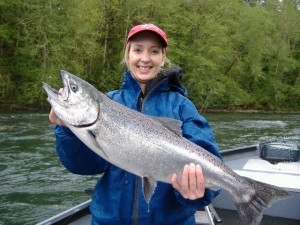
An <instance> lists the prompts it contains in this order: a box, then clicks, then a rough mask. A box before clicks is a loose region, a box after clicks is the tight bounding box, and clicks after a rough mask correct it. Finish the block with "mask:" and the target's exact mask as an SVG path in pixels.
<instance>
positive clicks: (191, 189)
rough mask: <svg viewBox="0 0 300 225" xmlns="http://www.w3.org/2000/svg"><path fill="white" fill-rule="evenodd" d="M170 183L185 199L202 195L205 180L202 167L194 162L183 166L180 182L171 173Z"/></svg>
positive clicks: (192, 198)
mask: <svg viewBox="0 0 300 225" xmlns="http://www.w3.org/2000/svg"><path fill="white" fill-rule="evenodd" d="M171 183H172V186H173V188H175V189H176V190H177V191H178V192H179V193H180V194H181V195H182V196H183V197H184V198H185V199H189V200H195V199H198V198H202V197H203V196H204V191H205V181H204V177H203V173H202V169H201V167H200V166H199V165H197V166H196V165H195V164H194V163H191V164H190V165H185V166H184V169H183V172H182V179H181V183H178V181H177V175H176V174H173V176H172V178H171Z"/></svg>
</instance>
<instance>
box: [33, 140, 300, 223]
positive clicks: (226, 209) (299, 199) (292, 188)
mask: <svg viewBox="0 0 300 225" xmlns="http://www.w3.org/2000/svg"><path fill="white" fill-rule="evenodd" d="M270 146H272V147H274V145H269V143H267V150H271V149H270ZM276 146H278V143H276ZM296 147H297V149H296V150H298V153H299V154H300V146H299V145H297V146H296ZM284 150H289V149H284ZM294 150H295V149H293V150H292V152H291V153H292V154H293V157H294V154H295V152H294ZM265 151H266V145H263V144H261V143H260V144H258V145H251V146H244V147H239V148H234V149H229V150H224V151H222V152H221V153H222V157H223V161H224V163H225V164H227V165H228V166H229V167H231V168H232V169H233V170H235V171H236V172H237V173H238V174H240V175H242V176H246V177H250V178H252V179H255V180H259V181H263V182H265V183H270V184H273V185H276V186H280V187H282V188H284V189H286V190H288V191H289V192H291V193H292V195H293V196H292V197H291V198H287V199H284V200H281V201H279V202H276V203H274V204H273V205H272V206H271V207H270V208H268V209H266V210H265V211H264V215H263V218H262V221H261V223H260V224H262V225H264V224H268V225H279V224H281V225H282V224H284V225H296V224H297V225H299V224H300V162H299V158H298V157H296V160H295V157H294V158H293V160H292V161H291V160H290V159H289V158H288V159H284V158H281V156H280V157H279V159H278V160H275V161H274V157H273V156H272V154H271V155H269V156H268V155H267V154H266V152H265ZM270 152H271V153H272V151H270ZM268 157H270V158H271V160H268ZM297 159H298V161H297ZM90 202H91V200H88V201H86V202H83V203H81V204H79V205H77V206H74V207H73V208H71V209H69V210H66V211H64V212H62V213H59V214H58V215H55V216H53V217H51V218H48V219H46V220H44V221H42V222H40V223H38V225H52V224H53V225H62V224H69V225H87V224H90V221H91V214H90V212H89V205H90ZM195 218H196V224H198V225H215V224H218V223H221V224H222V225H239V224H241V223H240V220H239V217H238V214H237V211H236V209H235V206H234V203H233V201H232V200H231V197H230V196H229V194H228V193H227V192H226V191H222V192H221V194H220V195H219V196H218V197H217V198H216V199H214V201H213V202H212V204H211V205H209V206H207V207H205V208H204V209H203V210H200V211H198V212H197V213H196V215H195Z"/></svg>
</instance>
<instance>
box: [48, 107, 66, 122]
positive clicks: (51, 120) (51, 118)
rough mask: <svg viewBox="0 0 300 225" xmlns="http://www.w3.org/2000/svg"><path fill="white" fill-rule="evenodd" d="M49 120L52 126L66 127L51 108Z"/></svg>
mask: <svg viewBox="0 0 300 225" xmlns="http://www.w3.org/2000/svg"><path fill="white" fill-rule="evenodd" d="M49 120H50V122H51V123H53V124H57V125H60V126H66V125H65V123H64V122H63V121H62V120H61V119H59V118H58V117H57V115H56V114H55V112H54V110H53V108H51V110H50V113H49Z"/></svg>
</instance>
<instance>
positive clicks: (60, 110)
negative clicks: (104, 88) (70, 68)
mask: <svg viewBox="0 0 300 225" xmlns="http://www.w3.org/2000/svg"><path fill="white" fill-rule="evenodd" d="M60 74H61V79H62V83H63V88H62V89H61V90H60V91H57V90H55V89H54V88H52V87H51V86H50V85H48V84H46V83H43V89H44V90H45V91H46V93H47V95H48V101H49V103H50V105H51V106H52V108H53V110H54V111H55V113H56V115H57V116H58V117H59V118H60V119H61V120H62V121H64V123H65V124H66V125H71V126H76V127H85V126H89V125H92V124H94V123H95V122H96V120H97V118H98V114H99V111H100V102H99V92H98V90H97V89H96V88H95V87H93V86H92V85H91V84H89V83H88V82H86V81H84V80H82V79H80V78H79V77H77V76H75V75H73V74H71V73H69V72H67V71H65V70H61V72H60Z"/></svg>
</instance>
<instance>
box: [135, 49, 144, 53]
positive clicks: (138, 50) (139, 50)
mask: <svg viewBox="0 0 300 225" xmlns="http://www.w3.org/2000/svg"><path fill="white" fill-rule="evenodd" d="M133 51H134V52H136V53H140V52H141V51H142V50H141V49H139V48H136V49H134V50H133Z"/></svg>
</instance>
